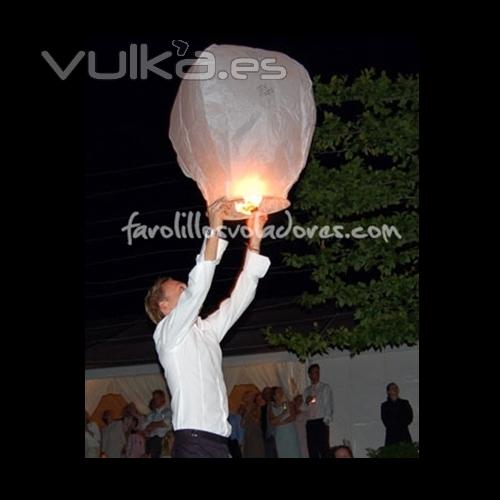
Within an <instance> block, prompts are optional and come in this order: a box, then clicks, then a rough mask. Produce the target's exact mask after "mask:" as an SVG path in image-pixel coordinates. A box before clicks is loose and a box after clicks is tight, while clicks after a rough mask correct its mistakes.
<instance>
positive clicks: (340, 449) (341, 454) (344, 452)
mask: <svg viewBox="0 0 500 500" xmlns="http://www.w3.org/2000/svg"><path fill="white" fill-rule="evenodd" d="M328 458H354V456H353V454H352V450H351V448H349V446H345V445H340V446H334V447H333V448H330V452H329V453H328Z"/></svg>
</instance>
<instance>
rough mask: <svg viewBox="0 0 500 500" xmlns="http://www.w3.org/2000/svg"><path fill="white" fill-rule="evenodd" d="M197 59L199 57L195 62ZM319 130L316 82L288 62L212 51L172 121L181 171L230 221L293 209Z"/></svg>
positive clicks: (245, 51)
mask: <svg viewBox="0 0 500 500" xmlns="http://www.w3.org/2000/svg"><path fill="white" fill-rule="evenodd" d="M197 55H198V54H197ZM315 123H316V106H315V104H314V97H313V92H312V82H311V79H310V77H309V74H308V73H307V71H306V69H305V68H304V67H303V66H302V65H300V64H299V63H298V62H297V61H295V60H293V59H291V58H290V57H288V56H287V55H285V54H283V53H280V52H274V51H268V50H262V49H254V48H250V47H240V46H234V45H211V46H210V47H208V48H207V49H205V50H204V51H203V52H202V53H201V54H199V55H198V59H197V60H196V62H195V63H194V64H193V65H192V66H191V68H190V69H189V71H187V73H186V74H185V75H184V78H183V80H182V82H181V84H180V87H179V90H178V93H177V96H176V99H175V102H174V106H173V108H172V114H171V117H170V131H169V137H170V140H171V141H172V144H173V147H174V149H175V151H176V153H177V160H178V162H179V165H180V167H181V169H182V171H183V172H184V174H185V175H186V176H187V177H190V178H191V179H193V180H195V181H196V183H197V184H198V187H199V189H200V191H201V192H202V194H203V196H204V198H205V200H206V202H207V205H211V204H212V203H213V202H214V201H216V200H217V199H219V198H221V197H222V196H225V197H227V198H228V199H229V200H231V201H233V211H232V214H231V216H230V217H229V218H230V219H234V220H238V219H245V218H247V217H248V216H249V215H250V214H251V213H252V211H254V210H256V209H259V210H260V211H261V212H264V213H267V214H270V213H274V212H278V211H280V210H283V209H285V208H287V207H288V206H289V205H290V202H289V201H288V199H287V196H288V192H289V190H290V188H291V187H292V186H293V184H294V183H295V182H296V181H297V179H298V177H299V175H300V172H301V171H302V169H303V168H304V167H305V164H306V161H307V156H308V153H309V148H310V145H311V140H312V136H313V132H314V126H315Z"/></svg>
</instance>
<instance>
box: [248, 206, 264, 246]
mask: <svg viewBox="0 0 500 500" xmlns="http://www.w3.org/2000/svg"><path fill="white" fill-rule="evenodd" d="M266 222H267V214H264V213H262V212H259V211H258V210H256V211H255V212H253V213H252V215H251V216H250V218H249V219H248V220H247V227H248V229H249V231H250V239H249V242H248V247H249V249H250V250H251V251H253V252H257V253H259V252H260V242H261V241H262V236H263V233H264V225H265V224H266Z"/></svg>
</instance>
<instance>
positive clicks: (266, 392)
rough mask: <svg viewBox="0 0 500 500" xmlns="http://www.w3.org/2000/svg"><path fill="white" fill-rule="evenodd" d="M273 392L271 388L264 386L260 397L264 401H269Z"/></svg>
mask: <svg viewBox="0 0 500 500" xmlns="http://www.w3.org/2000/svg"><path fill="white" fill-rule="evenodd" d="M272 394H273V390H272V389H271V388H270V387H265V388H264V390H263V391H262V398H263V399H264V401H266V403H267V402H269V401H271V397H272Z"/></svg>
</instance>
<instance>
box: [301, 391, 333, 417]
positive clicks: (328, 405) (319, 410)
mask: <svg viewBox="0 0 500 500" xmlns="http://www.w3.org/2000/svg"><path fill="white" fill-rule="evenodd" d="M309 396H314V397H315V398H316V402H315V403H312V404H310V405H307V406H305V404H304V409H306V411H307V420H315V419H318V418H322V419H323V421H324V422H325V424H326V425H330V423H331V421H332V420H333V394H332V389H331V387H330V386H329V385H328V384H325V383H324V382H318V383H317V384H312V385H310V386H308V387H306V389H305V391H304V401H307V398H308V397H309Z"/></svg>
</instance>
